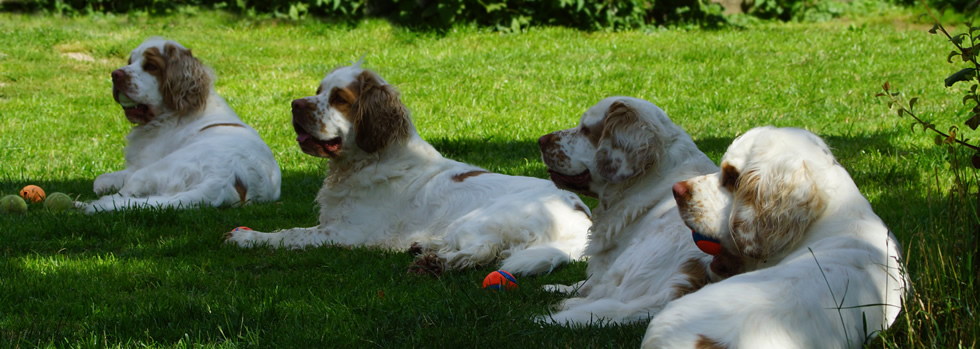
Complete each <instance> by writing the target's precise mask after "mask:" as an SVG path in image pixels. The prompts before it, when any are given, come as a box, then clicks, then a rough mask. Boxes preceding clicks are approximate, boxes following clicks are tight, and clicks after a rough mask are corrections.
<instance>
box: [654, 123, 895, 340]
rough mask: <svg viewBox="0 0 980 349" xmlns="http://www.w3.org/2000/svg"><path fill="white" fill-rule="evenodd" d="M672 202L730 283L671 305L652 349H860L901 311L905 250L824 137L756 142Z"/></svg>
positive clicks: (793, 134)
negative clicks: (707, 242)
mask: <svg viewBox="0 0 980 349" xmlns="http://www.w3.org/2000/svg"><path fill="white" fill-rule="evenodd" d="M674 195H675V197H676V198H677V202H678V205H679V207H680V211H681V216H682V217H683V218H684V222H685V223H686V224H687V225H688V226H690V227H691V229H692V230H693V231H695V232H697V233H699V234H700V235H702V236H704V237H705V239H707V240H710V241H712V242H713V243H715V244H717V245H718V246H719V247H720V248H718V249H716V250H715V251H713V252H712V253H715V254H716V256H715V257H714V260H713V261H712V263H711V266H710V267H711V270H712V272H713V273H715V274H718V275H719V276H722V277H728V279H725V280H723V281H720V282H717V283H713V284H710V285H708V286H706V287H704V288H703V289H701V290H700V291H697V292H695V293H692V294H689V295H687V296H684V297H683V298H680V299H678V300H676V301H674V302H672V303H671V304H670V305H668V306H667V308H666V309H664V311H663V312H661V313H660V315H659V316H657V317H655V318H654V319H653V321H651V323H650V326H649V329H648V330H647V334H646V337H645V338H644V339H643V346H644V347H645V348H861V347H862V345H863V344H864V343H865V340H867V339H869V338H872V337H873V336H874V335H875V334H876V333H877V332H878V331H880V330H882V329H885V328H887V327H888V326H889V325H891V323H892V322H893V321H894V320H895V318H896V317H897V316H898V313H899V311H900V310H901V309H902V297H903V294H904V292H905V285H906V279H905V276H904V274H903V271H902V269H901V261H900V258H901V253H900V250H899V245H898V243H897V242H896V241H895V237H894V236H893V235H892V234H891V233H890V232H889V231H888V228H887V227H885V224H884V223H882V221H881V219H879V218H878V216H877V215H875V213H874V212H873V211H872V210H871V205H870V204H869V203H868V200H866V199H865V198H864V196H862V195H861V193H860V192H859V191H858V188H857V186H855V185H854V182H853V181H852V180H851V177H850V175H848V173H847V171H846V170H844V168H843V167H841V165H840V164H838V163H837V160H836V159H834V156H833V155H832V154H831V152H830V149H829V148H828V147H827V145H826V144H824V142H823V140H821V139H820V138H819V137H817V136H816V135H814V134H812V133H810V132H808V131H805V130H801V129H793V128H783V129H777V128H773V127H761V128H756V129H753V130H750V131H749V132H746V133H745V134H744V135H742V136H741V137H739V138H737V139H736V140H735V141H734V142H733V143H732V144H731V146H730V147H729V148H728V151H727V152H726V153H725V155H724V157H723V158H722V162H721V171H720V172H718V173H714V174H709V175H705V176H700V177H696V178H692V179H689V180H686V181H682V182H679V183H677V184H676V185H675V186H674Z"/></svg>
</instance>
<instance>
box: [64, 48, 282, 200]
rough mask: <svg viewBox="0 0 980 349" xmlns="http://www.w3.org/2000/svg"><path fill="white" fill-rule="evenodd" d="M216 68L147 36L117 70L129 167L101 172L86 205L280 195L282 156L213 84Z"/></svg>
mask: <svg viewBox="0 0 980 349" xmlns="http://www.w3.org/2000/svg"><path fill="white" fill-rule="evenodd" d="M213 81H214V73H213V72H212V71H211V70H210V69H209V68H208V67H207V66H205V65H204V64H202V63H201V62H200V61H199V60H198V59H197V58H195V57H194V56H193V55H191V51H190V50H188V49H187V48H184V47H183V46H181V45H180V44H179V43H177V42H175V41H170V40H164V39H161V38H156V37H153V38H149V39H147V40H146V41H144V42H143V43H142V44H140V45H139V46H138V47H137V48H136V49H134V50H133V52H132V53H131V54H130V57H129V63H128V64H127V65H126V66H124V67H122V68H119V69H116V70H115V71H113V72H112V97H113V98H114V99H115V101H116V102H117V103H119V105H120V106H122V108H123V112H124V113H125V116H126V119H127V120H129V122H132V123H133V124H134V125H135V126H134V127H133V129H132V130H131V131H130V132H129V135H127V136H126V140H127V142H128V144H127V145H126V149H125V153H126V168H125V169H124V170H121V171H116V172H110V173H105V174H102V175H100V176H98V177H97V178H96V179H95V183H94V191H95V192H96V193H97V194H100V195H104V196H102V197H101V198H99V199H97V200H94V201H91V202H87V203H78V204H77V206H80V207H81V208H82V209H84V210H85V211H86V212H89V213H92V212H96V211H111V210H117V209H123V208H130V207H178V208H187V207H192V206H196V205H211V206H221V205H228V204H236V205H237V204H244V203H246V202H252V201H274V200H276V199H278V198H279V182H280V178H281V174H280V172H279V164H278V163H277V162H276V160H275V158H273V156H272V151H271V150H269V146H268V145H266V144H265V142H263V141H262V138H261V137H259V134H258V133H257V132H256V131H255V130H254V129H252V128H251V127H249V126H248V125H247V124H245V123H244V122H242V120H241V119H239V118H238V116H237V115H236V114H235V112H234V111H232V110H231V108H230V107H229V106H228V104H227V103H225V100H224V99H223V98H221V96H219V95H218V94H217V93H216V92H215V91H214V86H213Z"/></svg>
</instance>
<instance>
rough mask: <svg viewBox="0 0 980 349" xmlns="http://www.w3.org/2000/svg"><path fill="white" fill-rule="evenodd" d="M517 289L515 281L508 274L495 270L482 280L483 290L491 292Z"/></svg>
mask: <svg viewBox="0 0 980 349" xmlns="http://www.w3.org/2000/svg"><path fill="white" fill-rule="evenodd" d="M516 288H517V279H515V278H514V275H510V273H508V272H506V271H503V270H497V271H495V272H492V273H490V275H487V277H485V278H483V289H484V290H491V291H500V290H514V289H516Z"/></svg>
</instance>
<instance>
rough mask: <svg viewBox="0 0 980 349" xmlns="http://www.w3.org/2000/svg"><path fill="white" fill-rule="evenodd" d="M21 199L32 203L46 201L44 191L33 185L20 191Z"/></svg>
mask: <svg viewBox="0 0 980 349" xmlns="http://www.w3.org/2000/svg"><path fill="white" fill-rule="evenodd" d="M20 197H22V198H24V200H27V201H30V202H41V201H44V189H41V187H39V186H36V185H33V184H31V185H28V186H26V187H24V189H21V190H20Z"/></svg>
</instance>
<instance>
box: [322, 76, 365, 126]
mask: <svg viewBox="0 0 980 349" xmlns="http://www.w3.org/2000/svg"><path fill="white" fill-rule="evenodd" d="M358 85H359V84H358V82H357V81H354V82H353V83H351V84H350V85H348V86H347V87H344V88H337V87H334V89H333V90H330V97H328V99H327V103H329V104H330V107H332V108H334V109H337V111H339V112H340V114H341V115H343V116H344V118H345V119H347V121H350V122H353V121H354V116H353V115H351V112H350V110H351V107H352V106H353V105H354V102H357V91H358V90H359V87H358ZM318 91H319V90H318ZM317 94H318V95H319V93H317Z"/></svg>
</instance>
